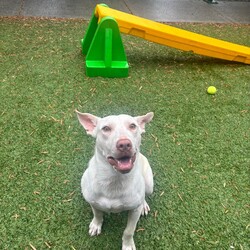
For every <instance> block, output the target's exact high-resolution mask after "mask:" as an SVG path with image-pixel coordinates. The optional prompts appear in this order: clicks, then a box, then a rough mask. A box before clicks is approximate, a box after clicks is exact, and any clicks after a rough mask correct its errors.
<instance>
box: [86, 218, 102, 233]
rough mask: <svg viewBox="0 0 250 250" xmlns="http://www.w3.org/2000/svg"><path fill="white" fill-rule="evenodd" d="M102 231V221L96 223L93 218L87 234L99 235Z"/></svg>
mask: <svg viewBox="0 0 250 250" xmlns="http://www.w3.org/2000/svg"><path fill="white" fill-rule="evenodd" d="M101 231H102V223H97V222H96V220H95V219H93V220H92V222H91V223H90V225H89V235H90V236H95V235H99V234H100V233H101Z"/></svg>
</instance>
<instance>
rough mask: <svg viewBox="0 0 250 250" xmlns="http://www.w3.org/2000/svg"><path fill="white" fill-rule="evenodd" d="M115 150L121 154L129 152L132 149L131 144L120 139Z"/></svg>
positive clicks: (126, 140) (127, 140)
mask: <svg viewBox="0 0 250 250" xmlns="http://www.w3.org/2000/svg"><path fill="white" fill-rule="evenodd" d="M116 148H117V149H118V150H119V151H121V152H126V151H130V150H131V149H132V143H131V141H130V140H129V139H120V140H119V141H118V142H117V143H116Z"/></svg>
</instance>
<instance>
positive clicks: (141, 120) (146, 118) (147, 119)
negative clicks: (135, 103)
mask: <svg viewBox="0 0 250 250" xmlns="http://www.w3.org/2000/svg"><path fill="white" fill-rule="evenodd" d="M153 117H154V113H153V112H150V113H147V114H146V115H142V116H137V117H135V119H136V121H137V122H138V124H139V126H140V128H141V130H142V133H144V132H145V124H146V123H149V122H150V121H151V120H152V119H153Z"/></svg>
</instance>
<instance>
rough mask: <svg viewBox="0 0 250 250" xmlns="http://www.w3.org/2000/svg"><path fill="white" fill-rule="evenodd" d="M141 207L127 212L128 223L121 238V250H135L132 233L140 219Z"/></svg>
mask: <svg viewBox="0 0 250 250" xmlns="http://www.w3.org/2000/svg"><path fill="white" fill-rule="evenodd" d="M141 211H142V205H141V206H139V207H138V208H136V209H134V210H131V211H129V212H128V223H127V226H126V228H125V230H124V232H123V236H122V250H135V249H136V247H135V243H134V239H133V236H134V232H135V228H136V224H137V222H138V220H139V218H140V215H141Z"/></svg>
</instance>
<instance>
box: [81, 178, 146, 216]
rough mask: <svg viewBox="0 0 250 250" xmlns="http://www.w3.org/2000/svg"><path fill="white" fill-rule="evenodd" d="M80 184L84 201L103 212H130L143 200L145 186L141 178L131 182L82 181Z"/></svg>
mask: <svg viewBox="0 0 250 250" xmlns="http://www.w3.org/2000/svg"><path fill="white" fill-rule="evenodd" d="M83 178H84V177H83ZM87 182H88V181H87ZM82 184H83V185H82V193H83V196H84V198H85V199H86V201H87V202H88V203H90V204H91V205H92V206H93V207H95V208H97V209H100V210H102V211H105V212H112V213H117V212H121V211H125V210H132V209H134V208H136V207H138V206H140V205H141V204H142V203H143V200H144V198H145V185H144V182H143V179H142V178H137V179H136V180H133V181H132V182H119V180H117V181H114V180H113V181H108V182H103V183H102V182H100V181H92V183H91V184H90V183H89V182H88V183H86V182H85V181H84V180H83V182H82ZM89 184H90V185H89ZM90 186H91V187H90Z"/></svg>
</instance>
